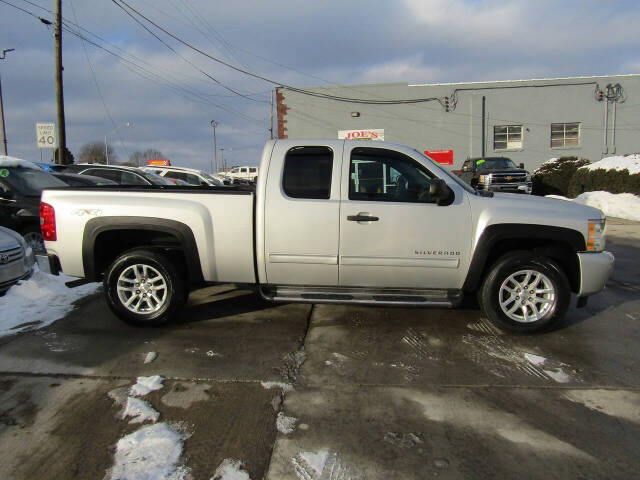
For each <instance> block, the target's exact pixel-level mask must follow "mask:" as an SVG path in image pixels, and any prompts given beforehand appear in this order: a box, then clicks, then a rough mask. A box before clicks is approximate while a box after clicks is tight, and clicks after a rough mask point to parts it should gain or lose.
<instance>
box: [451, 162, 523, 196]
mask: <svg viewBox="0 0 640 480" xmlns="http://www.w3.org/2000/svg"><path fill="white" fill-rule="evenodd" d="M454 173H455V174H456V175H458V176H459V177H460V178H461V179H462V180H464V181H465V182H466V183H468V184H469V185H471V186H472V187H473V188H475V189H477V190H488V191H492V192H508V193H526V194H530V193H531V190H532V183H531V175H530V174H529V172H527V171H526V170H525V169H524V164H522V163H521V164H520V165H519V166H516V164H515V163H513V160H511V159H510V158H507V157H478V158H469V159H467V160H465V162H464V163H463V164H462V169H460V170H457V171H454Z"/></svg>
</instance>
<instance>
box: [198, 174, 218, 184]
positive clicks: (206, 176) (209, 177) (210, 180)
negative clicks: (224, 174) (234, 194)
mask: <svg viewBox="0 0 640 480" xmlns="http://www.w3.org/2000/svg"><path fill="white" fill-rule="evenodd" d="M200 175H201V176H202V177H204V178H205V179H206V180H207V181H208V182H209V183H211V184H213V185H221V184H222V182H221V181H220V180H219V179H217V178H215V177H212V176H211V175H209V174H208V173H206V172H200Z"/></svg>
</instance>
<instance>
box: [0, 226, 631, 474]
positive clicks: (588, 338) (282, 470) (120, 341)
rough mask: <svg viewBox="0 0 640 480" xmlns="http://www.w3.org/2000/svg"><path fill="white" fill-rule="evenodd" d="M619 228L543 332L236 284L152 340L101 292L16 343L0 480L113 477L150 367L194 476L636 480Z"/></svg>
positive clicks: (10, 351) (622, 229) (163, 412)
mask: <svg viewBox="0 0 640 480" xmlns="http://www.w3.org/2000/svg"><path fill="white" fill-rule="evenodd" d="M609 234H610V235H611V236H610V238H609V245H608V249H609V250H611V251H613V252H614V254H615V255H616V270H615V273H614V276H613V278H612V279H611V281H610V282H609V283H608V285H607V289H606V290H605V291H604V292H603V293H601V294H599V295H597V296H594V297H592V298H591V299H590V301H589V304H588V305H587V307H585V308H583V309H575V308H572V309H571V310H570V311H569V313H568V316H567V317H568V319H567V322H566V323H565V324H564V325H563V326H562V328H559V329H558V330H556V331H554V332H550V333H546V334H542V335H532V336H516V335H511V334H504V333H502V332H500V331H498V330H496V329H495V328H494V327H492V326H491V325H490V324H489V323H488V322H487V321H486V320H485V319H483V318H482V316H481V315H480V312H479V311H478V310H476V309H474V308H467V309H459V310H419V309H386V308H366V307H351V306H328V305H294V304H287V305H271V304H268V303H265V302H263V301H262V300H261V299H260V298H259V297H258V296H257V295H255V294H254V293H253V292H251V291H247V290H242V289H237V288H235V287H234V286H217V287H211V288H207V289H203V290H200V291H198V292H195V293H194V294H193V295H192V296H191V298H190V303H189V307H188V308H187V309H186V310H185V311H184V313H183V315H182V319H181V321H180V322H177V323H175V324H172V325H170V326H167V327H163V328H155V329H136V328H133V327H129V326H127V325H125V324H123V323H121V322H120V321H118V320H117V319H116V318H115V317H114V316H113V315H112V314H111V313H110V312H109V311H108V310H107V308H106V306H105V305H104V303H103V301H102V298H101V297H100V296H98V295H96V296H92V297H90V298H87V299H85V300H83V301H81V302H80V303H79V305H78V307H77V308H76V310H75V311H74V312H73V313H72V314H70V315H68V316H67V317H66V318H65V319H63V320H60V321H58V322H56V323H54V324H53V325H51V326H49V327H47V328H44V329H41V330H37V331H33V332H29V333H25V334H20V335H16V336H13V337H6V338H3V339H0V370H1V373H0V478H6V479H33V478H38V479H49V478H51V479H53V478H55V479H67V478H83V479H84V478H87V479H90V478H96V479H102V478H104V477H105V473H106V472H107V471H108V470H109V468H110V467H111V465H112V463H113V454H114V446H115V444H116V442H117V441H118V439H120V438H121V437H122V436H123V435H125V434H127V433H130V432H132V431H133V430H135V429H136V428H137V427H136V426H133V425H131V424H129V423H127V422H126V421H125V420H122V419H121V418H119V415H118V414H119V411H120V410H121V406H120V405H118V403H117V401H115V400H114V398H116V396H117V393H114V392H118V391H119V389H120V390H121V389H123V388H126V387H127V386H129V385H131V384H133V383H135V379H136V377H138V376H141V375H153V374H160V375H163V376H164V377H166V378H167V380H166V382H165V386H164V387H163V388H162V389H160V390H157V391H155V392H152V393H151V394H149V395H148V397H146V399H147V400H149V402H150V403H151V404H152V405H153V406H154V408H156V409H157V410H158V411H159V412H160V416H161V419H163V420H165V421H168V422H175V423H176V424H179V425H181V426H182V428H183V429H184V430H185V431H187V432H188V435H189V436H188V438H187V440H186V441H185V444H184V452H183V463H184V465H185V466H186V467H187V468H189V469H190V476H191V478H194V479H209V478H211V477H212V475H213V472H214V471H215V470H216V467H217V466H218V465H219V464H220V463H221V462H222V461H223V460H224V459H226V458H234V459H238V460H241V461H242V462H243V463H244V465H245V469H246V471H247V472H248V473H249V475H250V477H251V479H253V480H256V479H261V478H267V479H269V480H287V479H296V480H297V479H304V480H347V479H351V480H356V479H369V480H373V479H396V478H397V479H424V478H431V477H439V478H445V479H485V478H486V479H492V478H518V479H529V478H530V479H555V478H557V479H567V478H581V479H599V478H602V479H612V478H620V479H629V478H638V476H640V473H639V472H640V460H639V459H640V375H639V374H638V373H639V372H640V348H638V344H639V340H640V268H639V267H640V260H639V259H640V224H637V223H633V222H625V221H617V220H613V221H611V222H610V226H609ZM574 304H575V301H574ZM149 352H155V353H156V354H157V356H156V358H155V359H154V360H153V361H151V362H150V363H145V358H147V354H148V353H149ZM266 382H274V383H272V384H270V383H266ZM282 384H291V385H293V387H294V389H293V390H292V391H288V390H287V389H284V390H283V389H282V388H281V387H280V385H282ZM279 415H280V416H283V415H284V416H287V417H295V418H296V419H297V421H296V427H295V429H294V430H293V431H292V432H291V433H287V434H285V433H282V432H280V431H278V429H277V428H276V422H277V418H278V416H279Z"/></svg>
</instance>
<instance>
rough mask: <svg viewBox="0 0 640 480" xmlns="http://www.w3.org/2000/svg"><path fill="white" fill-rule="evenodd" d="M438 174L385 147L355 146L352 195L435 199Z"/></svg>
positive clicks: (375, 198) (418, 200)
mask: <svg viewBox="0 0 640 480" xmlns="http://www.w3.org/2000/svg"><path fill="white" fill-rule="evenodd" d="M433 178H434V175H432V174H431V173H430V172H429V171H428V170H427V169H426V168H424V167H423V166H422V165H420V164H419V163H418V162H416V161H415V160H413V159H412V158H410V157H408V156H406V155H404V154H402V153H400V152H395V151H393V150H386V149H383V148H368V147H367V148H354V149H353V150H352V151H351V162H350V167H349V199H350V200H373V201H379V202H412V203H432V202H433V200H431V198H430V196H429V186H430V185H431V180H432V179H433Z"/></svg>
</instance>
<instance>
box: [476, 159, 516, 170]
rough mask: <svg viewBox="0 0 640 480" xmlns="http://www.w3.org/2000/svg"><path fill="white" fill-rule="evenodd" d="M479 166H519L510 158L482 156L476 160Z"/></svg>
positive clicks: (491, 167)
mask: <svg viewBox="0 0 640 480" xmlns="http://www.w3.org/2000/svg"><path fill="white" fill-rule="evenodd" d="M476 165H477V166H478V168H488V169H490V170H496V169H498V168H518V167H516V164H515V163H513V161H512V160H511V159H510V158H504V157H501V158H481V159H480V160H478V161H477V162H476Z"/></svg>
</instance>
